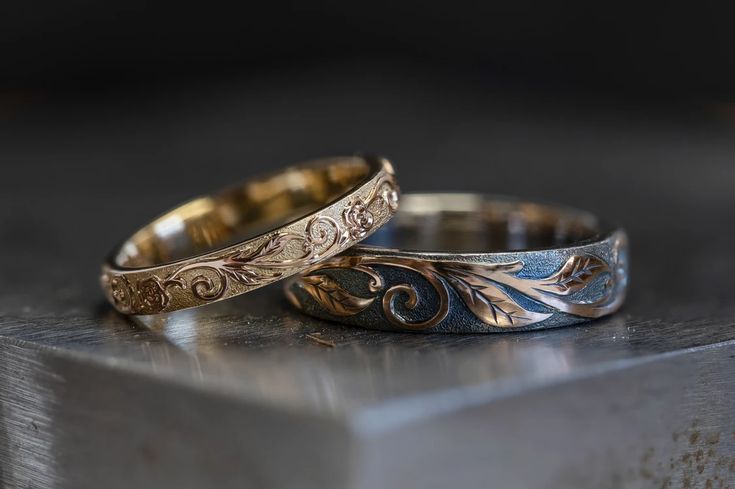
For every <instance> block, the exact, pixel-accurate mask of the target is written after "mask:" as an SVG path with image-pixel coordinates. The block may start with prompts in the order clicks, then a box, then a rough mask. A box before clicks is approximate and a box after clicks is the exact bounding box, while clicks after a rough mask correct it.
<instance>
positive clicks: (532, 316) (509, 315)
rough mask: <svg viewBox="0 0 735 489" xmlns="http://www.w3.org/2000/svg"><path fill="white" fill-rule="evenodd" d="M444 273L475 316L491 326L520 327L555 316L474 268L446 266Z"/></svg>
mask: <svg viewBox="0 0 735 489" xmlns="http://www.w3.org/2000/svg"><path fill="white" fill-rule="evenodd" d="M444 276H445V278H446V279H447V280H448V281H449V283H450V284H451V285H452V287H453V288H454V289H455V290H456V291H457V293H458V294H459V296H460V297H461V298H462V300H463V301H464V303H465V304H466V305H467V307H468V308H469V309H470V310H471V311H472V312H473V313H474V314H475V316H477V317H478V319H480V320H481V321H482V322H483V323H485V324H488V325H490V326H494V327H496V328H520V327H523V326H527V325H529V324H533V323H537V322H539V321H543V320H544V319H547V318H549V317H550V316H551V314H547V313H540V312H534V311H529V310H527V309H525V308H523V307H522V306H520V305H519V304H518V303H517V302H515V301H514V300H513V299H512V298H511V297H510V296H509V295H508V294H506V293H505V292H504V291H503V290H502V289H500V288H499V287H498V286H497V285H495V284H494V283H493V282H492V281H490V280H488V279H486V278H485V277H482V276H481V275H478V274H475V273H472V271H471V268H470V269H468V270H463V269H461V268H455V267H446V268H445V269H444Z"/></svg>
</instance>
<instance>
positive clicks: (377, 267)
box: [286, 194, 628, 333]
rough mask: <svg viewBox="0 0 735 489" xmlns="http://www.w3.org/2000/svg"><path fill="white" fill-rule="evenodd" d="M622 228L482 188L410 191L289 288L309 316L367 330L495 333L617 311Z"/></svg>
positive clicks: (623, 273) (623, 261) (621, 289)
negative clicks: (384, 218)
mask: <svg viewBox="0 0 735 489" xmlns="http://www.w3.org/2000/svg"><path fill="white" fill-rule="evenodd" d="M627 242H628V240H627V236H626V234H625V232H624V231H623V230H622V229H613V228H606V227H605V226H603V225H601V224H600V223H599V221H598V219H597V218H596V217H595V216H593V215H592V214H589V213H587V212H583V211H578V210H575V209H570V208H567V207H563V206H558V205H549V204H539V203H533V202H523V201H519V200H514V199H509V198H505V197H492V196H482V195H476V194H413V195H411V194H409V195H404V197H403V199H402V206H401V208H400V210H399V211H398V213H397V214H396V216H395V217H394V218H393V219H392V220H391V221H390V222H389V223H388V225H386V226H385V227H383V228H382V229H381V230H380V231H379V232H378V233H376V234H375V235H374V236H373V238H372V239H371V240H370V241H369V243H370V244H368V245H366V244H360V245H356V246H353V247H352V248H350V249H348V250H347V251H346V252H344V253H342V254H340V255H338V256H336V257H333V258H331V259H328V260H326V261H323V262H320V263H319V264H318V265H316V266H315V267H313V268H311V269H310V270H308V271H307V272H305V273H304V274H302V275H300V276H298V277H297V278H294V279H292V280H290V281H289V282H288V283H287V284H286V294H287V296H288V298H289V300H290V302H291V303H292V304H294V305H295V306H296V307H297V308H298V309H299V310H301V311H303V312H305V313H306V314H309V315H312V316H315V317H318V318H321V319H327V320H332V321H339V322H341V323H344V324H349V325H355V326H362V327H365V328H371V329H381V330H401V331H421V332H445V333H492V332H503V331H519V330H536V329H545V328H556V327H560V326H567V325H571V324H576V323H579V322H582V321H586V320H590V319H594V318H598V317H601V316H604V315H607V314H611V313H613V312H615V311H616V310H617V309H618V308H619V307H620V306H621V305H622V303H623V301H624V298H625V291H626V288H627V277H628V246H627Z"/></svg>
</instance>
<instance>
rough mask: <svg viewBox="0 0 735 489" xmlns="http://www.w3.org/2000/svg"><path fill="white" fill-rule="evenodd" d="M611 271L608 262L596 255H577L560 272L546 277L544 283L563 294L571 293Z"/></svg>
mask: <svg viewBox="0 0 735 489" xmlns="http://www.w3.org/2000/svg"><path fill="white" fill-rule="evenodd" d="M609 271H610V267H609V266H608V265H607V263H605V262H604V261H603V260H601V259H600V258H597V257H596V256H592V255H585V256H578V255H575V256H572V257H570V258H569V259H568V260H567V261H566V263H564V265H563V266H562V267H561V268H560V269H559V271H558V272H556V273H555V274H553V275H551V276H550V277H549V278H547V279H545V280H544V281H543V285H544V286H545V287H549V288H552V289H554V290H555V291H557V292H558V293H560V294H563V295H566V294H571V293H572V292H577V291H579V290H582V289H583V288H585V287H586V286H587V285H588V284H589V283H590V282H592V281H593V280H594V279H595V278H596V277H598V276H599V275H601V274H603V273H606V272H609Z"/></svg>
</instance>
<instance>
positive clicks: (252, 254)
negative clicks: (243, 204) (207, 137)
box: [101, 174, 398, 314]
mask: <svg viewBox="0 0 735 489" xmlns="http://www.w3.org/2000/svg"><path fill="white" fill-rule="evenodd" d="M376 202H377V203H378V204H379V205H382V206H384V207H385V209H387V211H388V213H389V214H392V213H393V212H395V210H396V208H397V206H398V191H397V188H396V186H395V183H394V180H393V177H392V175H389V174H385V175H383V176H382V177H381V178H380V179H379V180H378V181H377V182H376V184H375V186H373V187H372V189H371V191H370V193H369V194H368V195H367V198H366V199H364V200H363V199H362V198H360V197H355V198H354V199H353V200H351V201H350V202H348V204H347V205H346V207H345V208H344V209H343V210H342V212H341V214H340V215H339V219H336V218H334V217H331V216H329V215H316V216H314V217H313V218H312V219H310V220H309V221H308V223H307V224H306V227H305V228H303V232H297V231H294V230H291V229H284V230H282V231H279V232H276V233H275V234H273V235H271V236H269V237H268V238H267V239H265V240H264V241H261V242H260V243H259V244H257V245H255V246H247V245H245V246H244V247H242V248H240V247H238V248H236V249H234V250H230V251H228V252H227V253H225V254H222V255H216V256H208V257H205V258H202V259H199V260H197V261H194V262H191V263H187V264H185V265H182V266H180V267H178V268H176V269H173V270H171V271H170V272H168V273H167V274H166V275H164V276H162V277H159V276H158V275H156V274H151V275H149V276H147V277H144V278H140V279H138V280H132V279H130V278H129V277H128V276H127V275H126V274H121V273H112V272H107V273H104V274H103V276H102V279H101V280H102V285H103V288H104V289H105V291H106V293H107V295H108V297H109V299H110V301H111V302H112V303H113V305H114V306H115V308H116V309H118V310H119V311H121V312H123V313H132V314H156V313H159V312H163V311H164V310H165V309H166V307H167V306H169V304H170V303H171V301H172V298H173V295H172V294H173V293H175V291H176V290H180V291H188V292H186V293H188V294H190V295H189V296H188V297H184V301H186V302H193V303H192V305H194V304H197V303H201V302H209V301H214V300H217V299H220V298H222V297H224V296H225V294H227V293H228V291H229V290H230V289H231V287H232V284H233V283H235V284H239V286H244V287H250V288H255V287H260V286H263V285H266V284H268V283H271V282H273V281H276V280H279V279H281V278H283V277H286V276H288V275H291V274H293V273H295V272H297V271H302V270H305V269H307V268H308V267H310V266H311V265H313V264H314V263H316V262H318V261H319V260H321V259H323V258H324V257H327V256H331V255H333V254H335V253H338V252H339V251H342V250H343V249H345V248H346V247H348V246H350V245H351V244H353V243H354V242H356V241H358V240H360V239H362V238H364V237H365V236H366V235H367V234H368V233H370V232H371V231H372V230H373V228H374V226H375V222H376V218H375V216H374V214H373V210H374V209H373V207H372V206H373V205H374V204H375V203H376ZM371 209H373V210H371ZM311 285H312V287H315V289H314V297H315V298H316V297H317V296H319V297H328V298H329V300H331V299H332V297H333V296H334V294H335V293H336V292H335V291H334V290H331V291H329V293H326V295H325V294H324V290H325V289H326V290H329V287H330V284H329V283H328V282H327V283H319V284H317V283H312V284H311ZM179 293H181V292H179ZM361 304H364V302H362V301H359V300H357V301H350V300H349V298H347V299H344V300H343V301H342V302H340V301H339V300H337V301H336V302H335V303H334V305H333V309H335V310H336V309H338V308H339V307H343V308H344V310H345V311H353V310H356V308H359V307H360V305H361Z"/></svg>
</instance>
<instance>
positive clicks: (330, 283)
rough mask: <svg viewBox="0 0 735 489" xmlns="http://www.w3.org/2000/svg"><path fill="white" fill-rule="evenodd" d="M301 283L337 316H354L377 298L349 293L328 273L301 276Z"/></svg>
mask: <svg viewBox="0 0 735 489" xmlns="http://www.w3.org/2000/svg"><path fill="white" fill-rule="evenodd" d="M300 284H301V287H302V288H303V289H304V290H305V291H306V292H308V293H309V295H310V296H311V297H313V298H314V300H315V301H317V302H318V303H319V304H320V305H321V306H322V307H324V308H325V309H326V310H327V311H329V312H330V313H332V314H334V315H335V316H354V315H355V314H357V313H359V312H361V311H363V310H364V309H365V308H366V307H368V306H369V305H370V304H372V303H373V301H374V300H375V298H374V297H371V298H368V299H366V298H362V297H357V296H354V295H352V294H349V293H348V292H347V291H346V290H344V289H343V288H342V287H340V286H339V284H338V283H337V282H336V281H334V280H333V279H331V278H330V277H328V276H327V275H308V276H306V277H301V279H300Z"/></svg>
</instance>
